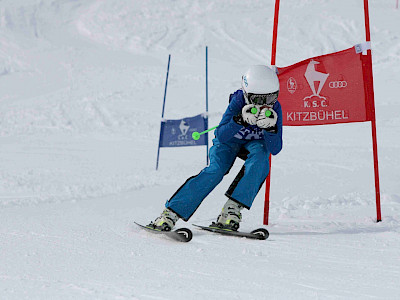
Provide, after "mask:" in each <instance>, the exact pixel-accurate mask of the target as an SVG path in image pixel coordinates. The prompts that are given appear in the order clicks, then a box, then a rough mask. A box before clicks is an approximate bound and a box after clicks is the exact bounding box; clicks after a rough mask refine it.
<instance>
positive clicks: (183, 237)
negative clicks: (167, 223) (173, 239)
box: [173, 228, 193, 243]
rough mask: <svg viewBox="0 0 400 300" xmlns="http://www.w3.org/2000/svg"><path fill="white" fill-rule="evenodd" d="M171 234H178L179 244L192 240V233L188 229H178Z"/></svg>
mask: <svg viewBox="0 0 400 300" xmlns="http://www.w3.org/2000/svg"><path fill="white" fill-rule="evenodd" d="M173 232H175V233H177V234H178V237H179V240H180V241H181V242H185V243H187V242H190V241H191V240H192V238H193V233H192V231H191V230H190V229H189V228H178V229H176V230H174V231H173Z"/></svg>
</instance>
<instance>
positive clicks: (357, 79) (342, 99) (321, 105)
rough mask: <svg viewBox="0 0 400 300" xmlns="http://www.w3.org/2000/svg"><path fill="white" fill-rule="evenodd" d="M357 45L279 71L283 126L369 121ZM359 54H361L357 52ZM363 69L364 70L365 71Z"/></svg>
mask: <svg viewBox="0 0 400 300" xmlns="http://www.w3.org/2000/svg"><path fill="white" fill-rule="evenodd" d="M356 49H357V46H355V47H352V48H350V49H347V50H343V51H340V52H335V53H331V54H327V55H322V56H317V57H313V58H309V59H306V60H304V61H301V62H299V63H296V64H294V65H291V66H288V67H284V68H278V76H279V82H280V86H281V87H280V92H279V102H280V103H281V105H282V111H283V125H286V126H304V125H325V124H337V123H350V122H363V121H370V120H371V119H370V109H369V105H368V103H369V101H368V97H369V93H371V92H372V91H370V89H369V88H368V87H367V84H366V83H365V81H366V80H364V78H365V72H367V69H368V68H366V67H365V59H364V55H363V54H362V53H360V51H359V50H358V51H356ZM357 52H358V53H357ZM363 69H364V71H363Z"/></svg>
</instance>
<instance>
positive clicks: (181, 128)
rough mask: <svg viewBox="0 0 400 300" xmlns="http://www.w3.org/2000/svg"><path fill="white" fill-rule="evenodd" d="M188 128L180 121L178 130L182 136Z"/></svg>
mask: <svg viewBox="0 0 400 300" xmlns="http://www.w3.org/2000/svg"><path fill="white" fill-rule="evenodd" d="M189 128H190V126H189V125H188V124H187V123H186V122H185V121H184V120H182V121H181V123H180V124H179V130H180V131H181V134H182V135H186V134H187V132H188V130H189Z"/></svg>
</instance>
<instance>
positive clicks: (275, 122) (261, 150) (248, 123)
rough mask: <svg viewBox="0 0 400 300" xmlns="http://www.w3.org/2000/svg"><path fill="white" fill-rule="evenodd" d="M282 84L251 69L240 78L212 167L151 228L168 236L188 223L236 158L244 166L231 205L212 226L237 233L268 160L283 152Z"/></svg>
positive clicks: (232, 191)
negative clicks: (238, 87) (243, 160)
mask: <svg viewBox="0 0 400 300" xmlns="http://www.w3.org/2000/svg"><path fill="white" fill-rule="evenodd" d="M278 93H279V80H278V77H277V75H276V73H275V71H273V70H272V69H270V68H269V67H267V66H263V65H255V66H251V67H250V68H249V69H248V70H247V72H246V73H245V74H244V75H243V76H242V88H241V89H239V90H237V91H236V92H234V93H233V94H231V95H230V97H229V106H228V108H227V110H226V112H225V113H224V115H223V117H222V120H221V122H220V124H219V126H218V128H217V130H216V132H215V138H214V140H213V146H212V147H211V148H210V164H209V166H208V167H206V168H204V169H203V170H202V171H201V172H200V173H199V174H198V175H196V176H193V177H190V178H188V179H187V180H186V182H185V183H184V184H183V185H182V186H181V187H180V188H179V189H178V190H177V191H176V192H175V194H174V195H173V196H172V197H171V199H169V200H168V201H167V203H166V204H165V209H164V211H163V212H162V213H161V215H160V216H159V217H158V218H157V219H156V220H155V221H154V222H151V223H150V224H149V225H150V226H152V227H154V228H156V229H159V230H163V231H170V230H172V228H173V227H174V226H175V223H176V222H177V221H178V219H179V218H181V219H183V220H184V221H188V220H189V218H190V217H191V216H192V215H193V213H194V212H195V211H196V209H197V208H198V207H199V205H200V204H201V202H202V201H203V199H204V198H205V197H206V196H207V195H208V194H209V193H210V192H211V191H212V190H213V189H214V188H215V187H216V186H217V185H218V184H219V183H220V182H221V180H222V178H223V177H224V175H226V174H227V173H228V172H229V170H230V168H231V167H232V165H233V163H234V161H235V159H236V157H241V158H244V159H245V163H244V166H243V167H242V169H241V170H240V172H239V174H238V175H237V176H236V178H235V179H234V181H233V182H232V184H231V186H230V187H229V189H228V191H227V192H226V193H225V195H226V196H227V197H228V200H227V202H226V203H225V205H224V207H223V208H222V211H221V213H220V214H219V216H218V218H217V220H216V223H214V222H213V224H212V226H217V227H219V228H224V229H229V230H238V228H239V222H241V220H242V214H241V210H242V209H243V208H247V209H250V207H251V205H252V203H253V200H254V198H255V197H256V195H257V193H258V191H259V190H260V188H261V186H262V184H263V182H264V181H265V179H266V177H267V175H268V172H269V154H270V153H271V154H273V155H276V154H278V153H279V152H280V151H281V149H282V110H281V105H280V104H279V102H277V99H278Z"/></svg>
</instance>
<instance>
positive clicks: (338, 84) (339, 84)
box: [329, 80, 347, 89]
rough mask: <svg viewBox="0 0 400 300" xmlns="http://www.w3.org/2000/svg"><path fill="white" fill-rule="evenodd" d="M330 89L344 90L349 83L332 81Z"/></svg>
mask: <svg viewBox="0 0 400 300" xmlns="http://www.w3.org/2000/svg"><path fill="white" fill-rule="evenodd" d="M329 87H330V88H331V89H342V88H345V87H347V81H344V80H342V81H331V82H329Z"/></svg>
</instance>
